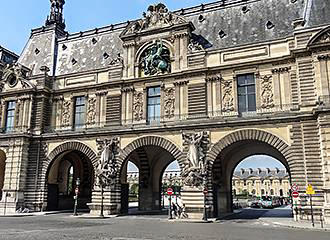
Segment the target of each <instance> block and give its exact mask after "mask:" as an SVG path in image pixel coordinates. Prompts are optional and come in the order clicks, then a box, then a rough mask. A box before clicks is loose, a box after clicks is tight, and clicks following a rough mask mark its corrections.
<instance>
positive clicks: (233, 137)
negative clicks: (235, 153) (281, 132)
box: [206, 129, 291, 167]
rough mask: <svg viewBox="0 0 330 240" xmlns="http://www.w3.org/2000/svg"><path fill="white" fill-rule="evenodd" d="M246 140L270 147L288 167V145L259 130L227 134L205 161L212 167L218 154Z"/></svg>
mask: <svg viewBox="0 0 330 240" xmlns="http://www.w3.org/2000/svg"><path fill="white" fill-rule="evenodd" d="M247 140H252V141H258V142H263V143H266V144H268V145H270V146H272V147H273V148H275V149H276V150H277V151H279V152H280V153H281V154H282V155H283V157H284V158H285V159H286V160H287V164H286V166H287V167H290V166H289V165H290V155H291V150H290V145H289V144H288V143H286V142H285V141H284V140H283V139H281V138H279V137H278V136H276V135H274V134H272V133H269V132H266V131H263V130H259V129H244V130H238V131H235V132H232V133H229V134H228V135H226V136H225V137H223V138H222V139H220V141H219V142H217V143H216V144H215V145H214V146H213V147H212V148H211V149H210V151H209V152H208V153H207V155H206V159H207V161H208V162H209V163H210V164H211V165H213V163H214V162H215V160H216V159H217V157H218V156H219V154H220V153H221V152H222V151H223V150H224V149H225V148H226V147H228V146H230V145H232V144H234V143H236V142H240V141H247Z"/></svg>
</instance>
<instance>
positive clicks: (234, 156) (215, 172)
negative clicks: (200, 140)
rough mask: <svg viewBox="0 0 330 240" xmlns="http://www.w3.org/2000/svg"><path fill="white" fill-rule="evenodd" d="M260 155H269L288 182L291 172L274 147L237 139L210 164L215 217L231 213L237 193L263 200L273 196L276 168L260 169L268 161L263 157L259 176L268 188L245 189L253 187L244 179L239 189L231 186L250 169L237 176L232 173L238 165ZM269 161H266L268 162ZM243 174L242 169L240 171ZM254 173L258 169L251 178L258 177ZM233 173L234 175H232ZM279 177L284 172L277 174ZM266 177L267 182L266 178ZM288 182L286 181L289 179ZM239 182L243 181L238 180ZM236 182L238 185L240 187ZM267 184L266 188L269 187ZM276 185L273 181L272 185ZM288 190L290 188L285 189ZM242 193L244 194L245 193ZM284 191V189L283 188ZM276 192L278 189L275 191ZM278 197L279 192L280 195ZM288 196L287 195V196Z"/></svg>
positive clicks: (260, 142) (282, 156)
mask: <svg viewBox="0 0 330 240" xmlns="http://www.w3.org/2000/svg"><path fill="white" fill-rule="evenodd" d="M258 155H259V156H260V155H266V156H269V157H270V158H271V159H276V160H277V161H278V162H279V163H281V165H282V166H283V168H284V169H285V170H284V172H285V173H287V175H288V179H289V177H290V169H289V164H288V161H287V160H286V158H285V157H284V155H283V154H282V153H281V152H280V151H279V150H278V149H277V148H275V147H274V146H272V145H271V144H269V143H266V142H263V141H259V140H239V141H236V142H234V143H231V144H230V145H228V146H226V147H225V148H223V149H222V151H221V152H220V153H219V154H218V156H217V157H216V160H215V161H214V164H213V169H212V182H213V206H214V214H215V215H216V216H218V217H219V216H220V217H221V215H222V214H224V213H229V212H232V211H233V209H234V207H235V204H233V203H234V200H233V195H235V196H237V195H238V194H243V195H244V193H245V195H246V196H250V195H251V196H253V195H254V196H257V195H258V196H259V197H260V198H262V196H264V197H266V196H271V195H272V193H273V195H275V194H274V193H275V189H274V188H273V191H272V188H271V186H270V183H271V180H272V177H271V176H272V175H274V171H276V170H275V169H273V170H270V169H267V168H265V167H263V166H265V165H263V164H264V163H265V162H266V161H267V158H263V159H261V161H260V165H259V169H260V171H262V172H260V175H262V176H263V181H264V180H266V181H265V182H263V183H264V184H266V185H267V187H263V188H262V187H261V186H260V184H261V183H260V184H259V187H255V188H253V186H252V185H251V186H244V184H246V185H247V184H252V183H251V182H250V181H247V180H246V179H245V183H244V180H243V185H242V186H234V187H233V178H235V176H236V177H237V175H240V176H246V175H247V174H248V173H249V171H251V170H250V169H247V170H246V172H244V173H242V174H243V175H242V174H238V172H237V171H235V168H236V167H237V166H238V164H239V163H241V162H242V161H243V160H244V159H246V158H248V157H251V156H258ZM270 158H269V159H270ZM242 171H244V170H242ZM256 171H259V170H258V167H257V168H256V169H255V170H253V172H252V173H251V175H258V174H256ZM235 172H236V175H235ZM279 172H281V174H282V173H283V171H282V170H281V171H279ZM265 178H266V179H265ZM288 181H289V180H288ZM241 182H242V181H241ZM241 182H239V184H241ZM268 183H269V186H268ZM274 184H275V182H274ZM288 187H289V186H288ZM244 190H245V191H244ZM282 190H283V189H282ZM276 191H278V193H279V189H276ZM279 194H280V193H279ZM286 195H287V193H286Z"/></svg>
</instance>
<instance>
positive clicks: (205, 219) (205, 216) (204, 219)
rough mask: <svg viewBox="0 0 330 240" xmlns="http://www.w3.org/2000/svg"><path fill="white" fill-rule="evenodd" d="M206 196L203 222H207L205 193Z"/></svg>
mask: <svg viewBox="0 0 330 240" xmlns="http://www.w3.org/2000/svg"><path fill="white" fill-rule="evenodd" d="M203 194H204V211H203V219H202V220H203V221H205V222H207V221H208V220H207V209H206V194H205V193H204V192H203Z"/></svg>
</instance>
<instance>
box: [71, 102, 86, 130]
mask: <svg viewBox="0 0 330 240" xmlns="http://www.w3.org/2000/svg"><path fill="white" fill-rule="evenodd" d="M85 100H86V99H85V97H76V99H75V111H74V126H75V128H82V127H84V125H85V115H86V103H85V102H86V101H85Z"/></svg>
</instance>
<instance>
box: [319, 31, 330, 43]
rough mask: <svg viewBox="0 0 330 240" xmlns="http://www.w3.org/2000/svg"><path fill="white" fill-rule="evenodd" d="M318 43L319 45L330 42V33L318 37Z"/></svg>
mask: <svg viewBox="0 0 330 240" xmlns="http://www.w3.org/2000/svg"><path fill="white" fill-rule="evenodd" d="M318 42H319V43H325V42H330V31H328V32H325V33H324V34H322V36H320V38H319V39H318Z"/></svg>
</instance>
